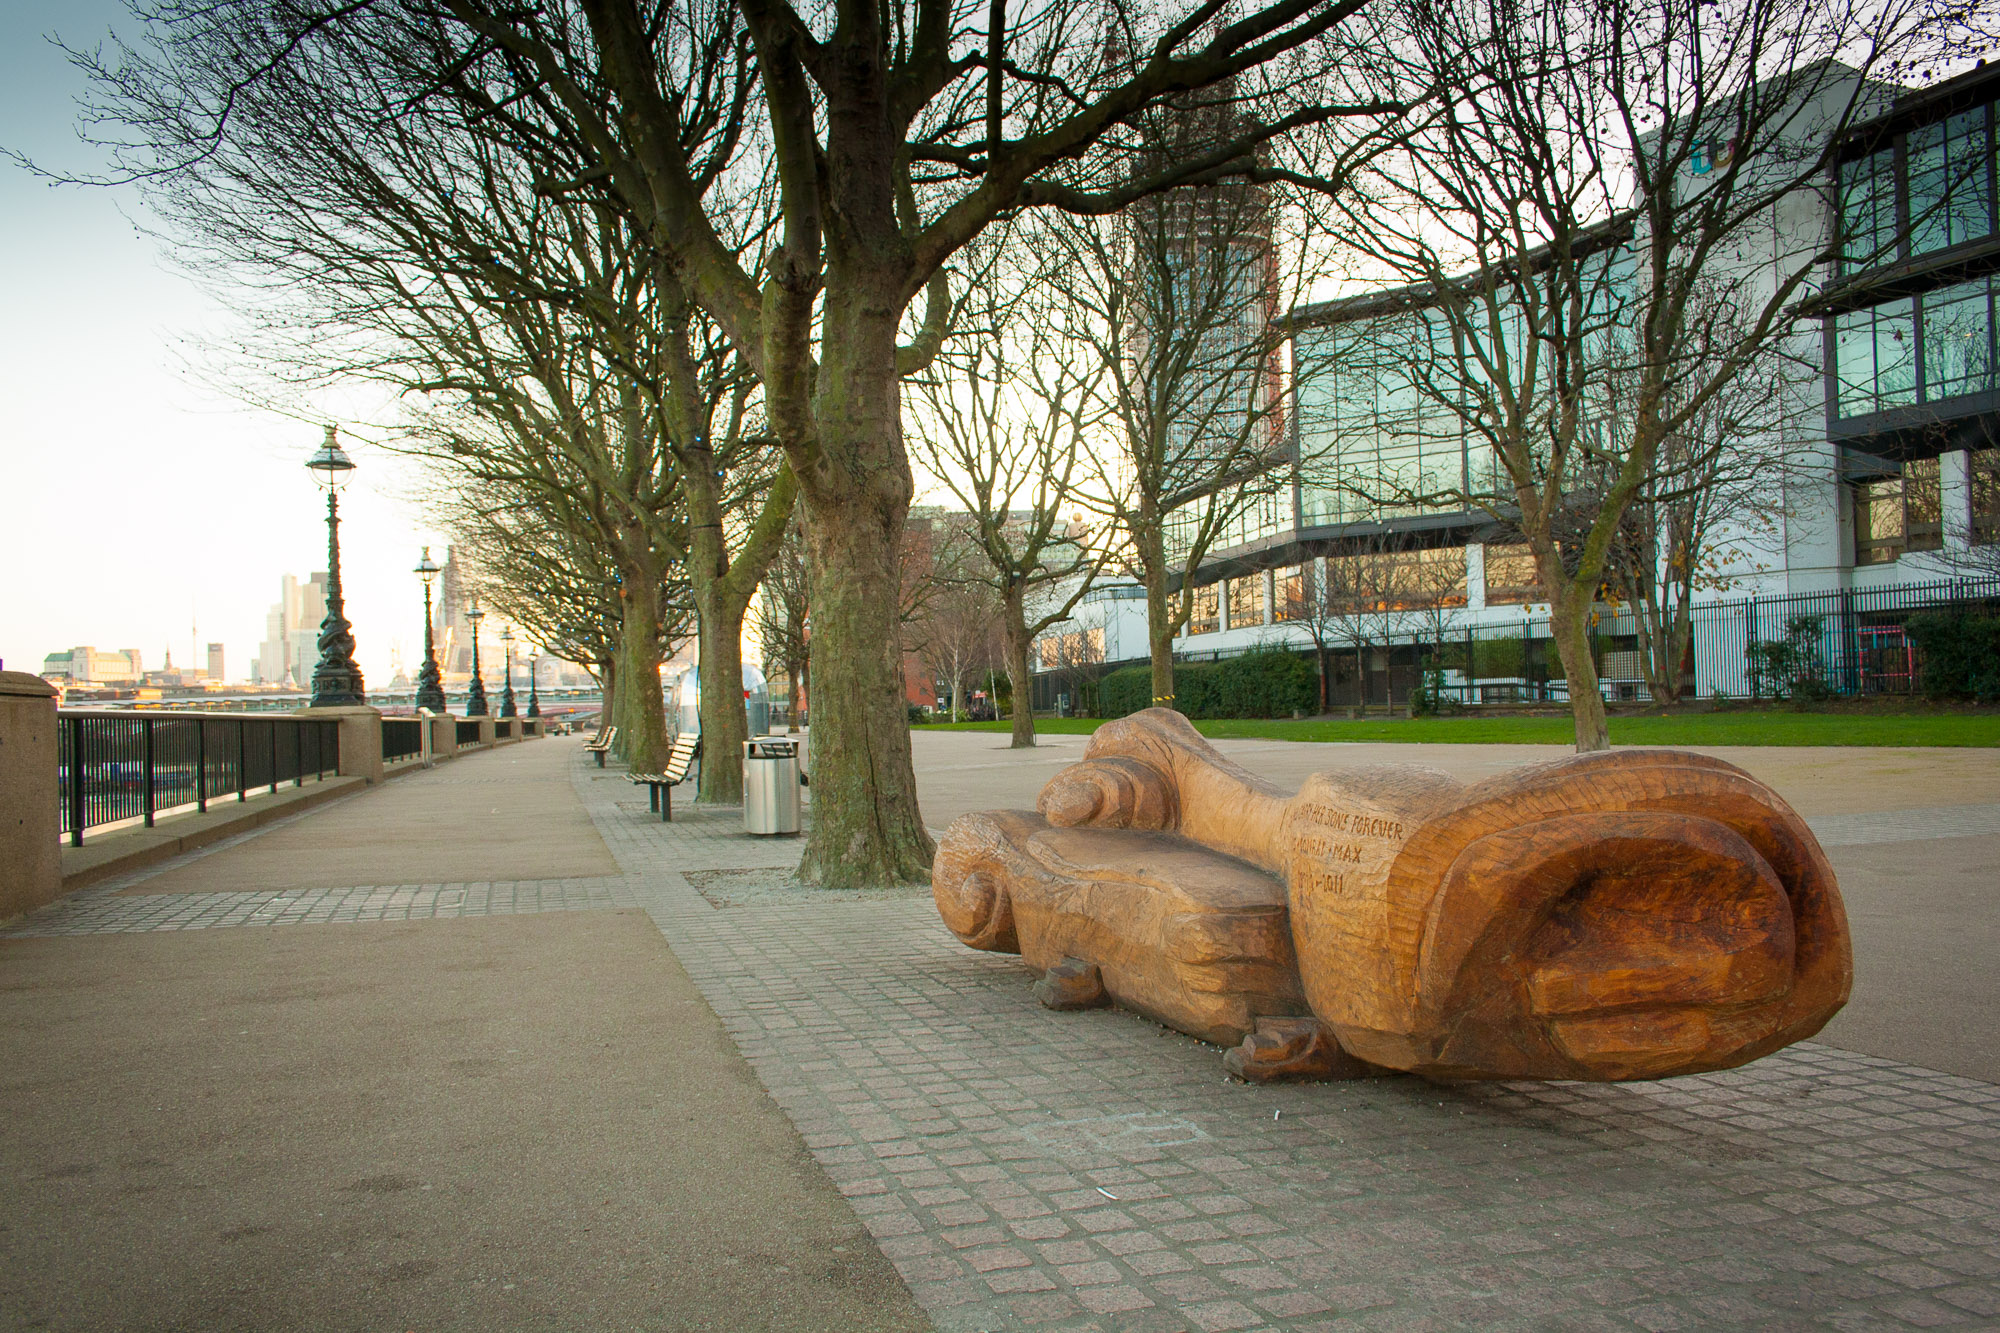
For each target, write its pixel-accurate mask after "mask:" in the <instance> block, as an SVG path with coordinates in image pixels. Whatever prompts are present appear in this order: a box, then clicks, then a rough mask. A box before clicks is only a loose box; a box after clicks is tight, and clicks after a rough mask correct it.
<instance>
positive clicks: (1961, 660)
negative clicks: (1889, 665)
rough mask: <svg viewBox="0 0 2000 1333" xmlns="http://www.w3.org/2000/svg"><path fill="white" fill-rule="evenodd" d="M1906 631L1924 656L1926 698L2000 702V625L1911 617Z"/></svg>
mask: <svg viewBox="0 0 2000 1333" xmlns="http://www.w3.org/2000/svg"><path fill="white" fill-rule="evenodd" d="M1903 628H1904V632H1905V633H1907V634H1908V635H1909V636H1910V638H1911V639H1912V640H1914V641H1915V642H1916V645H1917V652H1918V653H1919V654H1920V655H1921V658H1922V662H1923V668H1922V671H1923V686H1924V693H1925V694H1927V695H1929V696H1930V697H1931V698H1933V699H1981V700H1992V699H1996V698H2000V619H1993V618H1991V617H1988V616H1970V615H1966V614H1965V613H1963V612H1957V613H1952V612H1943V611H1933V612H1930V613H1929V614H1926V615H1920V616H1911V617H1910V619H1909V622H1908V623H1907V624H1906V625H1905V626H1904V627H1903Z"/></svg>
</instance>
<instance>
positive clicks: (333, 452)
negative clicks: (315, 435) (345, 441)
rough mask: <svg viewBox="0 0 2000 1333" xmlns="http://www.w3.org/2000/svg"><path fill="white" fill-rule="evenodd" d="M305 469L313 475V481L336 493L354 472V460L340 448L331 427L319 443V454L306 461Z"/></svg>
mask: <svg viewBox="0 0 2000 1333" xmlns="http://www.w3.org/2000/svg"><path fill="white" fill-rule="evenodd" d="M306 468H307V470H308V471H310V472H311V473H312V474H313V480H314V481H316V482H318V483H319V484H320V485H321V486H324V487H325V488H326V489H327V490H329V491H337V490H339V489H340V488H341V486H343V485H344V484H346V481H347V474H348V473H350V472H352V471H354V460H353V459H351V458H349V457H348V456H347V451H346V450H345V449H342V448H341V447H340V440H339V438H338V436H337V435H336V434H335V432H334V428H333V427H332V426H328V427H327V428H326V439H325V440H324V441H322V442H321V444H320V446H319V452H318V453H316V454H314V455H313V456H312V457H311V458H308V459H307V460H306Z"/></svg>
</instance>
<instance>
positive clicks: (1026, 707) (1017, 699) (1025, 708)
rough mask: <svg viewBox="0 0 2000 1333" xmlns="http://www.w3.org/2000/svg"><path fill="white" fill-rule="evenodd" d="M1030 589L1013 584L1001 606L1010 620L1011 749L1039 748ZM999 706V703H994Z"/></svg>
mask: <svg viewBox="0 0 2000 1333" xmlns="http://www.w3.org/2000/svg"><path fill="white" fill-rule="evenodd" d="M1026 596H1027V593H1026V590H1025V589H1024V588H1022V587H1020V586H1019V585H1018V584H1015V583H1013V582H1010V583H1009V584H1008V587H1007V590H1006V592H1005V593H1004V594H1003V595H1002V597H1001V607H1002V609H1003V613H1004V614H1005V616H1006V617H1007V623H1006V626H1005V629H1006V634H1007V688H1008V689H1009V690H1010V691H1012V692H1013V695H1014V738H1013V740H1012V741H1010V742H1009V746H1010V748H1012V749H1016V750H1032V749H1034V748H1035V709H1034V702H1035V682H1034V679H1033V677H1031V676H1030V675H1029V674H1028V671H1029V667H1028V613H1027V610H1026V608H1025V606H1024V605H1023V603H1024V601H1025V600H1026ZM994 702H995V703H996V704H997V703H998V702H999V700H997V699H996V700H994Z"/></svg>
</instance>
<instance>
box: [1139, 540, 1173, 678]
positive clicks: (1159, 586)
mask: <svg viewBox="0 0 2000 1333" xmlns="http://www.w3.org/2000/svg"><path fill="white" fill-rule="evenodd" d="M1144 573H1145V579H1146V649H1147V651H1148V652H1149V653H1150V654H1151V657H1152V665H1153V703H1152V706H1153V707H1154V708H1172V707H1174V705H1175V700H1174V623H1173V613H1172V612H1171V611H1169V610H1168V609H1167V575H1166V571H1165V570H1164V569H1163V568H1161V566H1160V565H1159V564H1157V563H1153V562H1148V564H1147V567H1146V569H1145V571H1144Z"/></svg>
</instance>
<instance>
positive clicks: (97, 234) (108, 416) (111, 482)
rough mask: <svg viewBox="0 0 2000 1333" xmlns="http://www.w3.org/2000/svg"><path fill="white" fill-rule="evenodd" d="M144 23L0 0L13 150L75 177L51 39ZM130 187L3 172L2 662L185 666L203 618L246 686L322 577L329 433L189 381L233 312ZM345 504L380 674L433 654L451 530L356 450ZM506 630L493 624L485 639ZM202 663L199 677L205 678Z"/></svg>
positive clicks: (50, 0) (366, 649)
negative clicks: (324, 443)
mask: <svg viewBox="0 0 2000 1333" xmlns="http://www.w3.org/2000/svg"><path fill="white" fill-rule="evenodd" d="M114 22H116V23H124V22H129V20H128V19H126V17H125V14H124V10H123V8H122V6H120V5H118V4H116V3H111V2H108V0H4V3H0V145H4V146H5V147H7V148H11V149H17V150H21V151H24V152H27V153H29V154H30V155H32V156H33V157H35V158H36V159H37V160H39V161H45V162H47V163H49V164H50V165H51V166H53V167H55V168H57V169H61V170H69V171H84V170H88V169H90V168H91V167H93V166H95V165H98V163H97V160H96V158H95V157H94V155H93V154H92V153H91V151H90V150H89V149H87V148H86V147H84V146H83V145H81V144H80V143H79V141H78V139H77V135H76V131H75V128H74V127H75V121H76V105H75V100H74V99H75V97H76V95H77V93H78V92H79V91H80V89H81V87H82V79H81V76H79V75H78V74H77V73H76V72H75V71H74V70H73V69H72V68H71V67H70V66H69V64H68V63H67V61H66V59H65V57H64V56H63V54H62V53H61V52H60V51H58V50H56V49H55V48H54V47H52V46H51V45H50V44H49V43H48V42H47V41H46V40H45V37H46V36H47V35H49V34H54V35H58V36H60V37H62V38H63V39H64V40H66V41H68V42H70V43H72V44H77V45H91V44H94V43H95V42H96V41H97V40H99V39H100V38H101V36H102V34H104V33H105V32H106V30H107V29H108V28H109V27H110V25H112V24H113V23H114ZM137 210H138V200H137V194H136V191H133V190H130V189H94V188H78V187H73V186H70V187H60V188H52V187H50V186H48V185H46V184H43V183H42V182H40V181H38V180H36V179H35V178H33V177H31V176H30V175H29V174H28V173H26V172H25V171H22V170H21V169H19V168H18V167H15V166H13V165H12V164H10V163H4V162H0V293H4V295H0V310H4V312H5V313H4V316H0V660H4V661H5V663H6V665H7V668H8V669H9V670H16V671H39V670H40V669H41V665H42V658H43V656H44V655H45V654H47V653H51V652H58V651H62V650H65V649H68V648H70V647H72V646H74V645H77V644H91V645H93V646H95V647H98V648H138V649H140V650H141V651H142V652H143V654H144V656H145V662H146V665H147V666H148V667H149V668H150V667H156V666H158V665H160V662H161V656H162V653H163V651H164V650H165V649H167V648H169V647H171V648H172V649H173V653H174V661H175V663H176V665H180V664H183V663H184V662H185V661H186V655H187V653H188V651H189V644H190V640H191V636H192V633H193V630H192V626H193V625H194V623H195V622H196V621H197V620H198V622H199V636H200V640H201V642H202V643H203V644H204V645H205V644H206V643H207V642H209V641H211V640H213V641H218V642H220V643H222V644H224V645H226V650H227V654H228V669H229V674H230V676H231V677H232V678H247V676H248V673H249V667H250V659H251V657H252V656H254V655H255V654H256V652H257V650H258V645H259V643H260V642H261V641H262V639H263V634H264V613H265V611H266V609H267V608H268V607H269V606H270V604H271V603H272V602H274V601H276V600H277V596H278V580H279V577H280V576H281V575H283V574H286V573H293V574H299V575H304V574H306V573H308V572H310V571H312V570H315V569H322V568H324V567H325V565H326V523H325V515H326V508H325V501H324V498H323V496H322V494H321V492H320V491H319V490H318V489H317V488H316V487H315V486H314V485H313V483H312V478H311V477H310V476H309V475H308V474H307V473H306V470H305V466H304V464H305V460H306V457H307V456H308V455H309V454H310V453H311V452H312V451H313V450H314V449H315V448H316V447H317V446H318V444H319V440H320V435H321V428H320V426H319V425H318V424H315V423H314V422H312V421H300V420H293V419H291V418H288V417H284V416H279V415H276V414H272V413H267V412H259V411H252V410H248V409H245V408H243V407H241V406H239V405H238V404H236V403H233V402H231V401H229V400H228V399H227V398H222V397H218V396H216V395H215V394H213V393H211V392H209V391H207V390H205V389H203V388H202V387H201V386H200V385H199V384H198V383H197V382H195V381H194V380H193V379H192V378H191V377H190V376H189V375H187V374H186V373H185V372H184V371H183V370H182V368H181V367H182V364H183V361H184V359H185V358H186V357H187V356H188V355H189V354H190V352H191V351H192V345H193V344H196V343H198V342H199V341H200V339H201V338H202V337H203V336H204V333H205V331H210V330H214V329H217V328H223V327H227V323H228V320H229V312H228V311H227V310H226V309H224V308H221V307H220V306H218V305H217V304H216V303H215V302H213V301H211V300H210V299H208V298H207V297H205V296H204V295H203V294H202V293H201V292H200V291H199V290H198V289H197V288H196V287H195V286H194V285H193V284H191V283H190V282H188V281H187V280H186V279H185V278H184V277H182V276H181V275H180V274H178V273H176V272H174V271H173V270H172V269H171V268H170V267H169V266H168V265H167V264H166V263H165V262H164V261H163V260H162V259H161V258H160V257H159V256H158V255H157V254H156V252H155V246H154V243H153V242H152V241H151V240H149V239H147V238H146V237H144V236H141V235H140V234H139V233H138V231H137V229H136V228H135V226H134V225H133V221H132V219H133V218H134V217H137V216H138V212H137ZM355 461H356V462H357V463H358V464H359V465H360V467H359V469H358V471H357V474H356V476H355V480H354V484H353V486H351V487H350V488H349V490H348V491H347V492H346V493H344V494H343V497H342V519H343V522H342V525H341V539H342V546H343V555H342V561H341V568H342V571H343V573H344V575H345V581H346V591H347V614H348V618H349V619H350V620H352V621H353V622H354V632H355V637H356V640H357V642H358V653H357V655H358V657H359V659H360V662H361V666H362V669H363V671H364V672H365V673H366V675H367V677H368V679H369V681H370V682H371V683H374V684H383V685H386V684H387V683H388V680H389V675H390V659H391V652H392V650H394V649H398V648H400V649H401V650H402V652H403V660H404V661H405V663H406V664H408V666H409V667H410V669H411V670H412V671H414V668H415V660H416V655H417V654H418V653H420V652H421V651H422V642H423V637H422V636H423V590H422V587H421V585H420V584H419V583H418V582H417V580H416V578H415V577H414V576H413V575H411V574H410V572H409V571H410V570H411V569H412V568H413V567H414V566H415V565H416V563H417V555H418V547H419V546H420V544H422V543H424V542H431V543H434V544H435V545H436V546H437V550H436V551H435V552H434V554H435V555H436V557H437V558H438V559H439V560H442V559H443V558H444V549H443V538H442V536H441V535H440V534H437V533H433V532H429V531H426V530H425V529H424V527H423V523H422V520H421V517H420V516H419V515H418V514H417V512H416V511H415V510H414V509H413V508H412V507H411V506H410V505H408V504H406V503H404V502H403V501H401V500H400V499H398V498H397V497H398V496H399V495H400V494H401V493H403V491H404V490H405V488H406V486H407V484H408V483H407V478H406V476H405V474H404V473H403V471H402V469H401V467H400V466H399V465H398V464H396V463H394V462H392V461H391V460H389V459H387V458H386V457H384V456H382V455H380V454H376V453H371V452H369V451H367V450H365V449H364V450H359V451H357V452H356V454H355ZM492 628H493V629H494V630H495V632H496V633H497V631H498V626H493V627H492ZM199 664H200V662H199V660H198V661H197V665H199Z"/></svg>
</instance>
